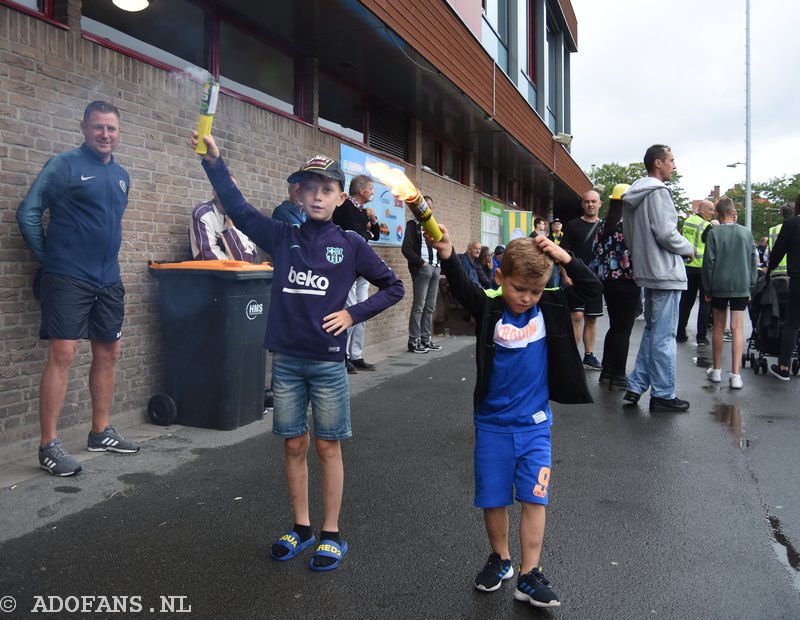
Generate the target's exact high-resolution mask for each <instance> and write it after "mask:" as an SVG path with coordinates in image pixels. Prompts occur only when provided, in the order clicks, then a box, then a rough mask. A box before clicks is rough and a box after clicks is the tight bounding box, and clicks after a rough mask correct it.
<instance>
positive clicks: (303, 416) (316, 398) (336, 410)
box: [272, 353, 353, 441]
mask: <svg viewBox="0 0 800 620" xmlns="http://www.w3.org/2000/svg"><path fill="white" fill-rule="evenodd" d="M272 396H273V416H272V432H273V433H274V434H275V435H279V436H280V437H286V438H291V437H300V436H301V435H305V434H306V433H307V432H308V403H309V402H311V411H312V413H313V416H314V436H315V437H318V438H319V439H326V440H328V441H336V440H338V439H347V438H348V437H351V436H352V434H353V433H352V432H351V430H350V387H349V384H348V383H347V369H346V367H345V365H344V363H343V362H320V361H316V360H309V359H304V358H302V357H294V356H292V355H286V354H285V353H275V354H274V355H273V357H272Z"/></svg>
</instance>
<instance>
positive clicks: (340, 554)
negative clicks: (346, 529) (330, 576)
mask: <svg viewBox="0 0 800 620" xmlns="http://www.w3.org/2000/svg"><path fill="white" fill-rule="evenodd" d="M345 553H347V541H344V540H343V541H342V544H341V545H340V544H339V543H337V542H335V541H333V540H328V539H325V540H321V541H319V545H318V546H317V550H316V551H314V555H312V556H311V562H310V564H309V565H308V567H309V568H310V569H311V570H319V571H323V570H335V569H337V568H339V565H340V564H341V563H342V558H344V554H345ZM316 558H333V559H334V560H336V561H335V562H334V563H333V564H329V565H328V566H319V565H317V564H315V563H314V560H315V559H316Z"/></svg>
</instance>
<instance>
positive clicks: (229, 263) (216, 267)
mask: <svg viewBox="0 0 800 620" xmlns="http://www.w3.org/2000/svg"><path fill="white" fill-rule="evenodd" d="M147 266H148V268H149V269H150V274H151V275H154V276H160V275H166V274H170V273H171V274H175V275H177V274H185V275H208V276H215V277H222V278H227V279H230V278H233V279H237V280H242V279H248V280H249V279H253V278H257V279H261V278H267V277H269V278H270V279H271V278H272V265H270V264H269V263H262V264H260V265H253V264H252V263H248V262H246V261H239V260H187V261H181V262H179V263H159V262H156V261H152V260H151V261H148V263H147Z"/></svg>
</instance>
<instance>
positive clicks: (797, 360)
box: [792, 358, 800, 375]
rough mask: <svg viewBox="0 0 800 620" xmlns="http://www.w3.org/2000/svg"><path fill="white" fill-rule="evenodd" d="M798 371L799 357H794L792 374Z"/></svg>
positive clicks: (799, 366)
mask: <svg viewBox="0 0 800 620" xmlns="http://www.w3.org/2000/svg"><path fill="white" fill-rule="evenodd" d="M798 372H800V359H797V358H795V359H793V360H792V374H793V375H796V374H797V373H798Z"/></svg>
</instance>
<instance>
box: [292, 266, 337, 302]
mask: <svg viewBox="0 0 800 620" xmlns="http://www.w3.org/2000/svg"><path fill="white" fill-rule="evenodd" d="M289 282H290V283H291V284H296V285H297V287H298V288H290V287H288V286H284V287H283V292H284V293H294V294H297V295H324V294H325V291H327V290H328V285H329V284H330V283H329V282H328V278H326V277H325V276H318V275H315V274H314V272H313V271H311V270H310V269H309V270H308V271H295V269H294V265H292V266H291V267H289ZM299 287H302V288H299Z"/></svg>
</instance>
